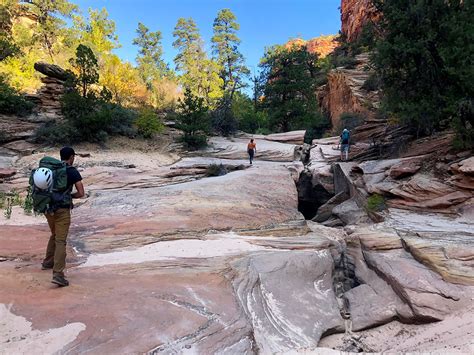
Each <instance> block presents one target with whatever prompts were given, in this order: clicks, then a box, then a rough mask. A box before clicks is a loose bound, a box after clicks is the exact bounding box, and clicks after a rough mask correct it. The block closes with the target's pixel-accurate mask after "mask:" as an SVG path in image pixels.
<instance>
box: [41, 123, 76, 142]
mask: <svg viewBox="0 0 474 355" xmlns="http://www.w3.org/2000/svg"><path fill="white" fill-rule="evenodd" d="M34 140H35V142H36V143H41V144H48V145H61V144H73V143H76V142H78V141H79V137H78V134H77V131H76V130H75V128H74V127H73V126H72V125H71V124H70V123H69V122H61V123H56V122H46V123H45V124H44V125H42V126H41V127H40V128H39V129H38V130H37V131H36V133H35V137H34Z"/></svg>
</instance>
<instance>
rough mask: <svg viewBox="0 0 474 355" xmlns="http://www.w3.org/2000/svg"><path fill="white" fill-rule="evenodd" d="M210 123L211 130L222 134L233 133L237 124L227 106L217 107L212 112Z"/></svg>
mask: <svg viewBox="0 0 474 355" xmlns="http://www.w3.org/2000/svg"><path fill="white" fill-rule="evenodd" d="M211 125H212V129H213V131H215V132H216V133H218V134H221V135H223V136H229V135H231V134H233V133H235V132H236V131H237V128H238V126H239V124H238V122H237V119H236V117H235V115H234V113H233V112H232V110H231V109H230V108H229V107H227V106H223V107H220V108H217V109H216V110H214V111H213V112H212V114H211Z"/></svg>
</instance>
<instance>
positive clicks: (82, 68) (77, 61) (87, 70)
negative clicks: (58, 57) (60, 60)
mask: <svg viewBox="0 0 474 355" xmlns="http://www.w3.org/2000/svg"><path fill="white" fill-rule="evenodd" d="M70 62H71V65H72V66H73V67H74V68H75V69H76V72H77V84H78V86H79V87H80V91H81V95H82V97H84V98H85V97H87V96H88V94H89V92H90V86H91V85H93V84H96V83H98V82H99V65H98V63H97V57H96V56H95V54H94V52H92V49H90V48H89V47H87V46H85V45H83V44H80V45H79V46H78V47H77V49H76V58H73V59H71V60H70Z"/></svg>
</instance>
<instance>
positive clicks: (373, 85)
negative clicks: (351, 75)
mask: <svg viewBox="0 0 474 355" xmlns="http://www.w3.org/2000/svg"><path fill="white" fill-rule="evenodd" d="M381 85H382V82H381V80H380V78H379V76H378V75H377V73H371V74H370V75H369V77H368V78H367V80H366V81H365V82H364V84H363V85H362V89H364V90H365V91H377V90H379V89H380V87H381Z"/></svg>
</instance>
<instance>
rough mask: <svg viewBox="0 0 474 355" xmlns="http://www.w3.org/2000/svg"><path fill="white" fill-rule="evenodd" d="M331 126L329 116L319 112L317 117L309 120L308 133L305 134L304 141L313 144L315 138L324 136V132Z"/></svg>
mask: <svg viewBox="0 0 474 355" xmlns="http://www.w3.org/2000/svg"><path fill="white" fill-rule="evenodd" d="M330 126H331V122H330V121H329V119H328V118H327V117H324V116H323V115H322V113H320V112H318V114H317V116H316V119H314V120H312V121H311V122H308V123H307V125H306V134H305V136H304V142H305V143H308V144H311V143H312V142H313V139H317V138H322V137H323V135H324V133H325V132H326V131H327V130H328V129H329V127H330Z"/></svg>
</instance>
